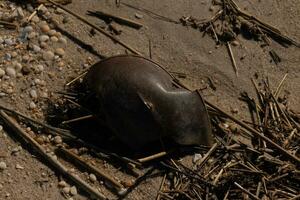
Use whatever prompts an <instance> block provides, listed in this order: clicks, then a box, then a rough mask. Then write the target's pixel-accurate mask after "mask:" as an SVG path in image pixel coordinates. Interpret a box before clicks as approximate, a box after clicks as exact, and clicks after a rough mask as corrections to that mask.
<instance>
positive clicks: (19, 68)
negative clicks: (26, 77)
mask: <svg viewBox="0 0 300 200" xmlns="http://www.w3.org/2000/svg"><path fill="white" fill-rule="evenodd" d="M14 67H15V69H16V71H17V72H20V71H21V70H22V68H23V66H22V64H21V63H19V62H15V63H14Z"/></svg>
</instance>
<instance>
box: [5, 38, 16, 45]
mask: <svg viewBox="0 0 300 200" xmlns="http://www.w3.org/2000/svg"><path fill="white" fill-rule="evenodd" d="M4 43H5V44H6V45H8V46H11V45H13V44H14V41H13V40H12V39H11V38H7V39H5V40H4Z"/></svg>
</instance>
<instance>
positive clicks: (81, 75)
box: [66, 72, 87, 86]
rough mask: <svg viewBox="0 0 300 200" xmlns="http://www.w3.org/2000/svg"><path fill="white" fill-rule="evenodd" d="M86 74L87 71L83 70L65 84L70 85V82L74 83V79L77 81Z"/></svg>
mask: <svg viewBox="0 0 300 200" xmlns="http://www.w3.org/2000/svg"><path fill="white" fill-rule="evenodd" d="M86 74H87V72H83V73H82V74H79V75H78V76H77V77H75V78H74V79H72V80H71V81H70V82H68V83H67V84H66V86H70V85H71V84H72V83H74V82H75V81H77V80H78V79H80V78H82V77H84V76H85V75H86Z"/></svg>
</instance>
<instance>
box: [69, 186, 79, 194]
mask: <svg viewBox="0 0 300 200" xmlns="http://www.w3.org/2000/svg"><path fill="white" fill-rule="evenodd" d="M70 194H71V195H73V196H75V195H77V189H76V187H75V186H72V187H71V188H70Z"/></svg>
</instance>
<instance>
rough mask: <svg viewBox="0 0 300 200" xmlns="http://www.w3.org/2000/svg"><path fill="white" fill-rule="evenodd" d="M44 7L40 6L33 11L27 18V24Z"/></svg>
mask: <svg viewBox="0 0 300 200" xmlns="http://www.w3.org/2000/svg"><path fill="white" fill-rule="evenodd" d="M43 6H44V5H43V4H41V5H39V6H38V7H37V9H35V11H33V13H32V14H31V15H30V16H29V17H28V18H27V22H30V21H31V19H32V18H33V17H34V16H35V15H36V13H37V12H38V11H39V10H40V9H41V8H42V7H43Z"/></svg>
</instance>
